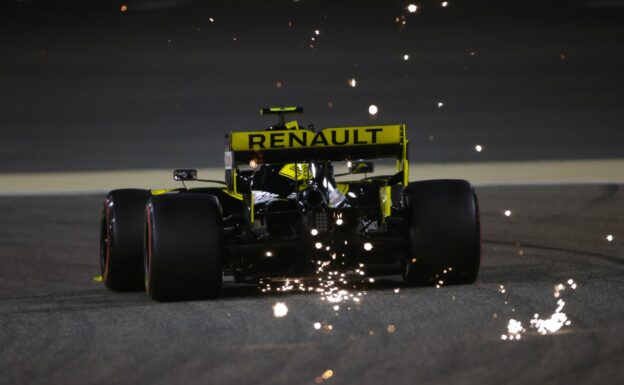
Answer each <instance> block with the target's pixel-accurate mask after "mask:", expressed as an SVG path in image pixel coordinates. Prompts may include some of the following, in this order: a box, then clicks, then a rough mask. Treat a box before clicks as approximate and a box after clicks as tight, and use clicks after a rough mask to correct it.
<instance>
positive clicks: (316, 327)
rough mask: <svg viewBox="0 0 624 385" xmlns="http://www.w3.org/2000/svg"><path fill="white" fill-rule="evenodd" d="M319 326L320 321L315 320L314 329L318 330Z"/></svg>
mask: <svg viewBox="0 0 624 385" xmlns="http://www.w3.org/2000/svg"><path fill="white" fill-rule="evenodd" d="M320 328H321V323H320V322H315V323H314V329H316V330H319V329H320Z"/></svg>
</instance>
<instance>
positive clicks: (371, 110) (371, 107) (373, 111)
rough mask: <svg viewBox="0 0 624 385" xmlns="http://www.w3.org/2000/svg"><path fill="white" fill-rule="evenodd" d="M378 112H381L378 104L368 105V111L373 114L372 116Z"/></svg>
mask: <svg viewBox="0 0 624 385" xmlns="http://www.w3.org/2000/svg"><path fill="white" fill-rule="evenodd" d="M378 112H379V109H378V108H377V106H376V105H374V104H371V105H370V106H368V113H369V114H371V115H372V116H375V115H377V113H378Z"/></svg>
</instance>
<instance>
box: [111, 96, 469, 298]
mask: <svg viewBox="0 0 624 385" xmlns="http://www.w3.org/2000/svg"><path fill="white" fill-rule="evenodd" d="M300 112H303V109H302V108H300V107H279V108H267V109H262V110H261V113H262V114H265V115H266V114H277V115H278V116H279V121H278V123H277V124H276V125H273V126H271V127H269V128H268V129H266V130H264V131H251V132H231V133H230V134H229V135H226V150H225V180H224V181H215V180H203V179H198V178H197V171H196V170H192V169H184V170H175V171H174V179H175V180H177V181H180V182H182V183H183V187H180V188H174V189H165V190H140V189H119V190H113V191H111V192H109V193H108V194H107V195H106V197H105V200H104V208H103V213H102V219H101V237H100V238H101V241H100V263H101V270H102V280H103V282H104V283H105V285H106V286H107V287H108V288H109V289H112V290H115V291H131V290H142V289H146V291H147V293H148V294H149V296H150V297H151V298H153V299H155V300H159V301H168V300H182V299H197V298H215V297H218V296H219V294H220V293H221V289H222V286H223V281H224V276H231V277H233V280H234V281H236V282H248V283H254V282H256V283H257V282H259V281H260V280H263V279H279V278H280V277H282V278H283V277H313V276H314V273H315V269H316V267H317V264H318V263H319V261H320V260H322V259H328V258H330V256H331V258H334V259H335V258H336V256H338V258H340V260H341V266H342V267H343V269H344V271H349V270H350V269H356V268H357V266H361V265H360V264H365V265H366V269H367V270H366V271H367V274H368V275H369V276H378V275H390V274H400V275H401V276H402V279H403V281H404V282H405V284H407V285H435V284H437V283H438V281H439V280H440V276H441V275H442V272H444V283H445V284H469V283H473V282H474V281H475V280H476V278H477V275H478V271H479V265H480V259H481V236H480V223H479V207H478V203H477V197H476V194H475V191H474V189H473V187H472V186H471V185H470V183H468V182H467V181H464V180H426V181H417V182H409V180H408V175H409V162H408V140H407V136H406V127H405V125H379V126H354V127H338V128H324V129H321V130H318V131H315V130H314V129H304V128H302V127H300V126H299V124H298V123H297V122H296V121H291V122H285V115H286V114H290V113H300ZM384 159H385V160H386V161H388V160H389V161H390V162H391V163H390V166H389V167H388V166H386V167H385V168H386V169H390V170H391V172H390V173H387V174H385V175H375V174H373V173H374V167H375V165H374V164H373V163H372V162H371V160H378V161H380V162H383V161H384ZM340 167H343V169H344V170H343V172H339V168H340ZM382 168H383V167H382ZM369 174H370V176H369ZM194 181H199V182H207V183H212V185H213V186H214V185H215V184H216V185H219V186H217V187H210V185H207V186H209V187H193V188H188V187H187V186H186V184H187V183H189V182H194Z"/></svg>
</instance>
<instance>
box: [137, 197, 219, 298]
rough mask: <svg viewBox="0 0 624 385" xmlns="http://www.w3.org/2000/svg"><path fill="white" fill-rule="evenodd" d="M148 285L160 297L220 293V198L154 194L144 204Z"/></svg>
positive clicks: (153, 295)
mask: <svg viewBox="0 0 624 385" xmlns="http://www.w3.org/2000/svg"><path fill="white" fill-rule="evenodd" d="M145 211H146V213H145V246H144V250H145V252H144V269H145V287H146V290H147V293H148V294H149V296H150V297H151V298H152V299H154V300H157V301H180V300H191V299H205V298H215V297H218V296H219V294H220V292H221V286H222V283H223V267H222V265H223V260H222V258H223V252H222V250H223V219H222V214H221V208H220V206H219V202H218V200H217V198H216V197H215V196H213V195H210V194H198V193H179V194H164V195H159V196H153V197H152V198H151V199H150V201H149V202H148V204H147V205H146V207H145Z"/></svg>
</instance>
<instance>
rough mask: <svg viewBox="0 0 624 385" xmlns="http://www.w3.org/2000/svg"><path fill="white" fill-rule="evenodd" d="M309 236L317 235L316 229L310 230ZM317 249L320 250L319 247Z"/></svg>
mask: <svg viewBox="0 0 624 385" xmlns="http://www.w3.org/2000/svg"><path fill="white" fill-rule="evenodd" d="M310 234H312V235H318V230H317V229H312V230H310ZM321 247H323V246H322V245H321ZM317 249H320V247H317Z"/></svg>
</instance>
